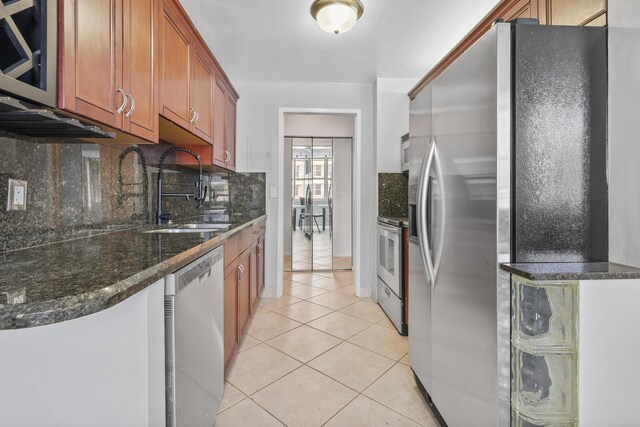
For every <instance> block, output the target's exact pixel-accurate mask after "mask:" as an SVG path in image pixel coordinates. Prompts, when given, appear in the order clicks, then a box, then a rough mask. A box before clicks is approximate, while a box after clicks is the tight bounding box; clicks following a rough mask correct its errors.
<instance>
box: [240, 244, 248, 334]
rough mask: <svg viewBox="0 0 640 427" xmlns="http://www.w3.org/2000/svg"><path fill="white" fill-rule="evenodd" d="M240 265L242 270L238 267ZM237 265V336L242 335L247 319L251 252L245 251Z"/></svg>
mask: <svg viewBox="0 0 640 427" xmlns="http://www.w3.org/2000/svg"><path fill="white" fill-rule="evenodd" d="M240 267H242V270H241V269H240ZM240 267H238V337H242V335H244V331H245V329H246V326H247V321H248V320H249V313H250V312H251V307H250V296H249V294H250V281H251V254H250V253H247V254H246V255H245V256H244V258H243V259H242V261H241V262H240Z"/></svg>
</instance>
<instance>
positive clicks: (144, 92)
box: [123, 0, 158, 142]
mask: <svg viewBox="0 0 640 427" xmlns="http://www.w3.org/2000/svg"><path fill="white" fill-rule="evenodd" d="M124 5H125V7H124V19H123V24H124V32H123V44H124V51H123V52H124V61H123V87H124V89H125V90H126V91H127V92H129V93H130V94H131V96H130V99H129V105H128V106H127V108H126V109H125V110H124V112H125V121H124V130H125V131H126V132H129V133H132V134H134V135H136V136H139V137H141V138H145V139H147V140H149V141H154V142H155V141H157V137H156V135H157V128H158V111H157V103H158V100H157V82H156V70H155V57H156V55H155V52H154V49H155V45H156V44H155V43H154V37H155V36H156V34H157V22H158V21H157V17H158V8H157V5H158V2H157V1H155V0H125V3H124Z"/></svg>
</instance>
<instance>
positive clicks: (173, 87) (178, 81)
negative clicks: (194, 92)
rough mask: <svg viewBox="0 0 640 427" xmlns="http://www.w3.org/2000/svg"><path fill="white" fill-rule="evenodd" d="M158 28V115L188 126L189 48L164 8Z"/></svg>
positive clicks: (187, 40)
mask: <svg viewBox="0 0 640 427" xmlns="http://www.w3.org/2000/svg"><path fill="white" fill-rule="evenodd" d="M162 27H163V30H162V82H161V85H162V109H161V110H160V112H161V114H162V115H163V116H165V117H166V118H167V119H169V120H171V121H172V122H174V123H176V124H178V125H180V126H182V127H184V128H185V129H189V128H190V126H191V123H190V121H191V118H192V114H191V111H190V108H189V107H190V106H191V105H190V103H189V80H190V79H189V61H190V56H191V47H190V45H189V39H188V38H187V37H186V32H185V31H183V30H182V29H181V28H180V27H179V26H178V25H177V24H176V21H175V20H174V19H173V17H172V16H171V15H170V14H169V12H168V11H167V10H166V9H165V14H164V21H163V25H162Z"/></svg>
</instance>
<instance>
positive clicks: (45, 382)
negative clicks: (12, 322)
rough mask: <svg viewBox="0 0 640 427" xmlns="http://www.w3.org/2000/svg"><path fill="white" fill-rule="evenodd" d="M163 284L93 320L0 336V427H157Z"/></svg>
mask: <svg viewBox="0 0 640 427" xmlns="http://www.w3.org/2000/svg"><path fill="white" fill-rule="evenodd" d="M163 300H164V280H162V281H159V282H157V283H155V284H154V285H152V286H150V287H148V288H147V289H144V290H143V291H140V292H139V293H137V294H136V295H134V296H132V297H131V298H129V299H127V300H125V301H123V302H121V303H119V304H117V305H115V306H113V307H111V308H109V309H107V310H104V311H101V312H99V313H96V314H92V315H89V316H85V317H80V318H77V319H73V320H69V321H65V322H60V323H55V324H52V325H46V326H40V327H35V328H27V329H16V330H3V331H0V407H1V408H2V414H1V415H0V419H1V420H2V421H0V424H2V425H6V426H12V427H32V426H47V427H76V426H77V427H87V426H91V427H103V426H104V427H114V426H119V427H130V426H131V427H134V426H135V427H138V426H149V427H151V426H153V427H162V426H164V425H165V410H164V407H165V381H164V311H163V307H164V305H163Z"/></svg>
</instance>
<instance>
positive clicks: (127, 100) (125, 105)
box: [116, 87, 129, 114]
mask: <svg viewBox="0 0 640 427" xmlns="http://www.w3.org/2000/svg"><path fill="white" fill-rule="evenodd" d="M118 93H120V94H122V105H120V107H118V109H117V110H116V113H118V114H122V112H123V111H124V109H125V108H127V102H129V98H128V97H127V92H125V91H124V89H122V88H121V87H118V89H116V95H117V94H118Z"/></svg>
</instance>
